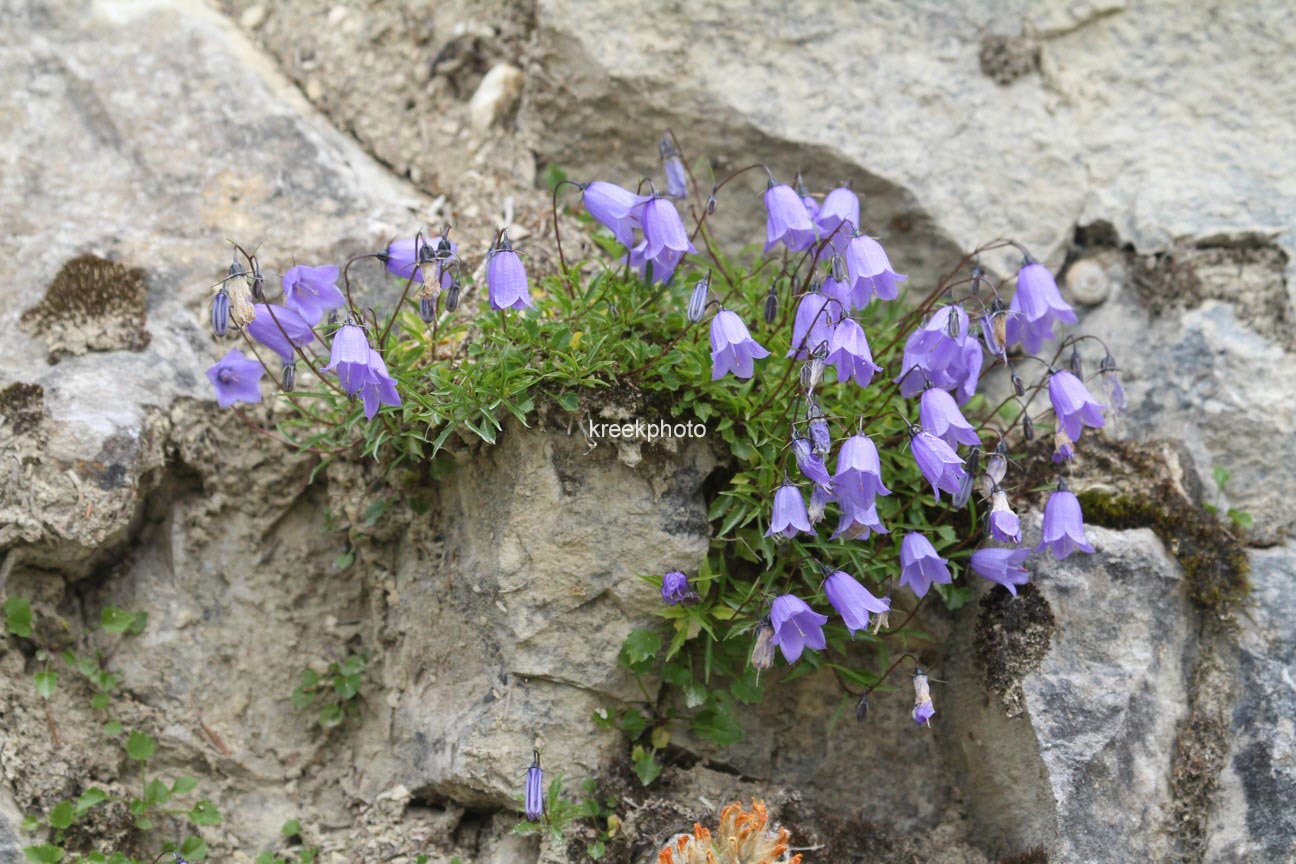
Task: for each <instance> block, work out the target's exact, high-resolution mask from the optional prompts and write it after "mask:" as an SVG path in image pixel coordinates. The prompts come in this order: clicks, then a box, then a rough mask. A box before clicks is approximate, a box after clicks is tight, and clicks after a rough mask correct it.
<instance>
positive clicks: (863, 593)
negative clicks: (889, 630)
mask: <svg viewBox="0 0 1296 864" xmlns="http://www.w3.org/2000/svg"><path fill="white" fill-rule="evenodd" d="M824 594H826V595H827V596H828V602H829V603H831V604H832V607H833V608H834V609H836V610H837V614H838V615H840V616H841V617H842V621H843V622H844V623H845V624H846V629H847V630H849V631H850V634H851V636H852V637H853V636H854V635H855V633H856V632H857V631H860V630H865V631H867V630H868V629H869V613H873V614H878V615H880V614H884V613H886V612H889V611H890V610H891V601H890V600H886V599H882V598H879V597H874V596H873V594H872V593H871V592H870V591H869V590H868V589H867V588H865V587H864V586H863V585H861V584H860V583H859V582H858V581H856V579H855V577H854V576H851V575H850V574H849V573H846V572H843V571H841V570H838V571H836V572H835V573H832V574H831V575H829V576H828V578H827V579H825V580H824Z"/></svg>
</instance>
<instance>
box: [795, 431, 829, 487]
mask: <svg viewBox="0 0 1296 864" xmlns="http://www.w3.org/2000/svg"><path fill="white" fill-rule="evenodd" d="M792 455H793V456H795V457H796V463H797V468H798V469H800V471H801V474H802V475H803V476H804V477H805V478H806V479H807V480H809V481H810V482H811V483H813V484H815V485H816V486H822V487H823V488H825V489H831V488H832V477H830V476H829V475H828V466H827V465H825V464H824V461H823V458H822V457H821V456H820V455H819V454H818V453H816V452H814V449H813V446H812V445H811V443H810V439H809V438H793V439H792Z"/></svg>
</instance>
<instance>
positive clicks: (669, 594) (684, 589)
mask: <svg viewBox="0 0 1296 864" xmlns="http://www.w3.org/2000/svg"><path fill="white" fill-rule="evenodd" d="M691 593H692V592H691V591H690V590H689V582H688V577H687V576H685V575H684V574H683V573H681V572H680V571H678V570H671V571H670V572H669V573H667V574H666V575H665V576H663V577H662V586H661V598H662V602H664V603H666V604H667V605H669V606H674V605H676V604H678V603H682V602H685V601H686V600H688V598H689V595H690V594H691Z"/></svg>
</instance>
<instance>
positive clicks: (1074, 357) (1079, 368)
mask: <svg viewBox="0 0 1296 864" xmlns="http://www.w3.org/2000/svg"><path fill="white" fill-rule="evenodd" d="M1067 365H1068V366H1069V367H1070V369H1071V374H1072V375H1074V376H1076V377H1077V378H1084V362H1083V361H1082V360H1081V359H1080V349H1078V348H1076V347H1074V346H1072V348H1071V358H1070V362H1069V363H1068V364H1067Z"/></svg>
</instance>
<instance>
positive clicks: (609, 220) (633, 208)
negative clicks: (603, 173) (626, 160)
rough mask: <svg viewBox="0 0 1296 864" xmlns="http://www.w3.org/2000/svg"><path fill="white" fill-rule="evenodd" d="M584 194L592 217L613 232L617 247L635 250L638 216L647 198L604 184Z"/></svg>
mask: <svg viewBox="0 0 1296 864" xmlns="http://www.w3.org/2000/svg"><path fill="white" fill-rule="evenodd" d="M582 194H583V200H584V202H585V209H586V210H588V211H589V214H590V215H591V216H593V217H594V218H595V219H596V220H598V221H599V222H600V223H601V224H602V225H603V227H605V228H607V229H608V230H609V231H611V232H612V235H613V236H614V237H616V239H617V242H618V243H620V244H621V245H622V246H625V247H626V248H627V249H629V248H631V247H633V246H634V245H635V242H634V233H635V229H636V228H638V227H639V217H638V215H637V213H638V212H639V210H640V209H641V208H642V205H643V204H646V203H647V202H648V198H647V197H646V196H644V195H636V194H635V193H633V192H631V191H630V190H629V189H623V188H621V187H620V186H618V185H616V184H615V183H606V182H604V181H602V180H595V181H594V182H593V183H590V184H589V185H587V186H586V187H585V188H584V190H583V193H582Z"/></svg>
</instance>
